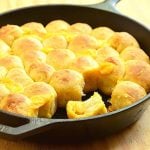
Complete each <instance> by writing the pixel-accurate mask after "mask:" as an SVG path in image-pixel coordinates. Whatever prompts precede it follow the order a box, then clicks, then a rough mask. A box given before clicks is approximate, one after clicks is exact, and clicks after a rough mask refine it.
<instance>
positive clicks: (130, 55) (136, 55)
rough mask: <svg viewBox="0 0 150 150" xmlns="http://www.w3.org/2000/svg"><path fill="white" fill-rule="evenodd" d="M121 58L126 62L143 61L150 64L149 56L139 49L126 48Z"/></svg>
mask: <svg viewBox="0 0 150 150" xmlns="http://www.w3.org/2000/svg"><path fill="white" fill-rule="evenodd" d="M120 57H121V58H122V59H123V60H124V61H128V60H142V61H145V62H147V63H150V61H149V57H148V55H147V54H146V53H145V52H144V51H143V50H142V49H140V48H139V47H133V46H129V47H127V48H125V49H124V50H123V51H122V52H121V53H120Z"/></svg>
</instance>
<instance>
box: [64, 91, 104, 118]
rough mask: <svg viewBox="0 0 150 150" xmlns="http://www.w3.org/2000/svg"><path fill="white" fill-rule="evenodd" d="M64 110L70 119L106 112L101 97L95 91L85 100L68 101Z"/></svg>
mask: <svg viewBox="0 0 150 150" xmlns="http://www.w3.org/2000/svg"><path fill="white" fill-rule="evenodd" d="M66 110H67V116H68V118H70V119H75V118H85V117H92V116H95V115H100V114H104V113H107V109H106V107H105V104H104V102H103V101H102V97H101V96H100V95H99V94H98V93H97V92H94V95H93V96H91V97H90V98H89V99H87V100H86V101H69V102H68V103H67V107H66Z"/></svg>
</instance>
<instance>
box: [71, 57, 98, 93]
mask: <svg viewBox="0 0 150 150" xmlns="http://www.w3.org/2000/svg"><path fill="white" fill-rule="evenodd" d="M69 68H71V69H73V70H76V71H78V72H80V73H81V74H82V75H83V77H84V81H85V86H84V92H86V93H87V92H90V91H94V90H96V89H97V82H98V75H99V74H98V71H99V65H98V63H97V62H96V61H95V60H94V59H93V58H92V57H90V56H82V57H79V58H77V59H75V61H73V63H72V64H71V65H70V67H69Z"/></svg>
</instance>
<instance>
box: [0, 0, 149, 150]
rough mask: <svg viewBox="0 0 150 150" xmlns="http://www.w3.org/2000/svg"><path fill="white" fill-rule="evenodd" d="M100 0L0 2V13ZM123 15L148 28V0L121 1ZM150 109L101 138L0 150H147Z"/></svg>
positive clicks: (0, 147) (3, 144)
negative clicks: (113, 133) (27, 7)
mask: <svg viewBox="0 0 150 150" xmlns="http://www.w3.org/2000/svg"><path fill="white" fill-rule="evenodd" d="M100 1H103V0H0V13H2V12H4V11H7V10H10V9H15V8H18V7H24V6H29V5H35V4H46V3H72V4H92V3H97V2H100ZM117 8H118V10H120V11H121V12H122V13H124V14H125V15H127V16H129V17H132V18H134V19H136V20H138V21H140V22H142V23H144V24H145V25H147V26H148V27H150V11H149V8H150V0H132V1H131V0H121V2H119V4H118V5H117ZM149 114H150V106H149V107H148V108H147V110H146V111H145V113H144V114H143V116H142V117H141V118H140V119H139V120H138V121H137V122H136V123H135V124H133V125H131V126H130V127H128V128H127V129H125V130H123V131H121V132H120V133H117V134H115V135H111V136H109V137H106V138H104V139H97V140H91V141H88V142H87V141H81V142H80V143H75V144H70V143H67V144H66V143H65V144H63V143H61V144H57V143H55V144H54V143H52V142H51V141H49V142H47V143H42V142H40V143H36V142H31V141H8V140H5V139H0V150H51V149H52V150H59V149H61V150H69V149H71V150H74V149H75V150H81V149H83V150H84V149H85V150H150V117H149Z"/></svg>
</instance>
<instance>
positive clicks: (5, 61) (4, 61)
mask: <svg viewBox="0 0 150 150" xmlns="http://www.w3.org/2000/svg"><path fill="white" fill-rule="evenodd" d="M0 66H4V67H5V68H6V69H8V70H10V69H12V68H24V66H23V64H22V61H21V59H20V57H18V56H15V55H7V56H5V57H2V58H1V59H0Z"/></svg>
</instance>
